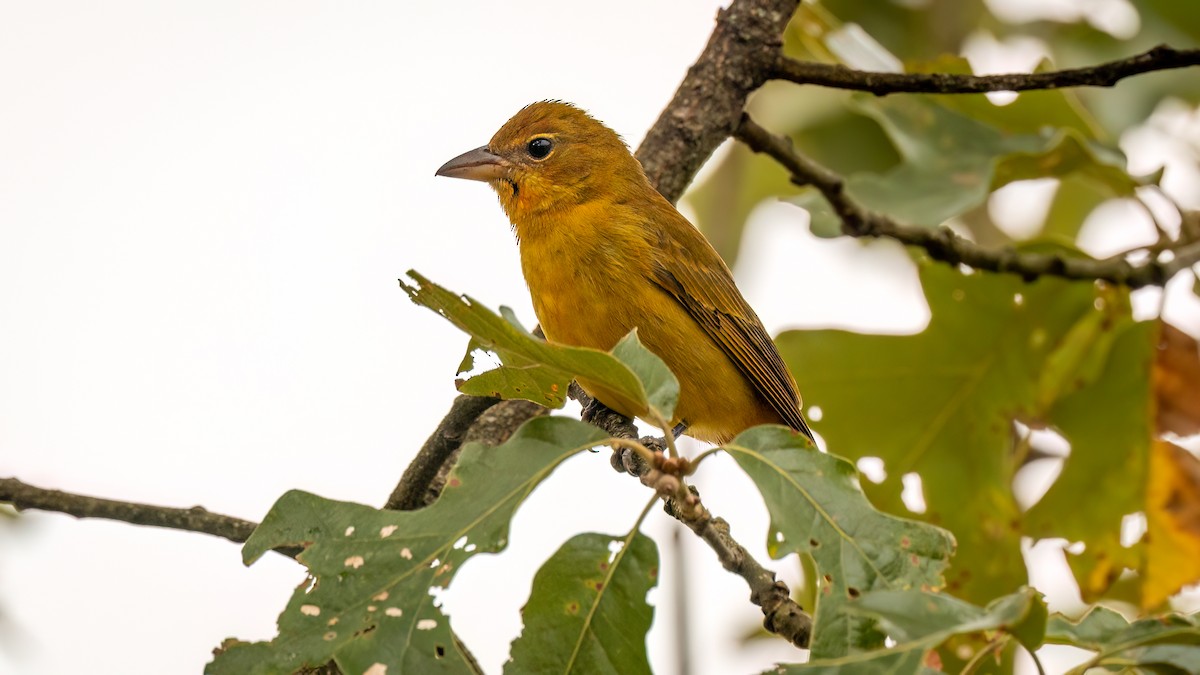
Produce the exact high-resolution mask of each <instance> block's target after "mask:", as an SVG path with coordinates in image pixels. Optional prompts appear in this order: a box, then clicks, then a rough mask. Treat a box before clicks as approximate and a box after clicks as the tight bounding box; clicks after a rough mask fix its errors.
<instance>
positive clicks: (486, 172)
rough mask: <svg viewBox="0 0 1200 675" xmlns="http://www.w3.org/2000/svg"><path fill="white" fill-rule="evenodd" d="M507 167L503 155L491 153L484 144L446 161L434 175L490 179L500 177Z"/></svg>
mask: <svg viewBox="0 0 1200 675" xmlns="http://www.w3.org/2000/svg"><path fill="white" fill-rule="evenodd" d="M507 168H508V162H507V161H505V160H504V158H503V157H500V156H499V155H493V154H492V153H491V152H489V151H488V149H487V146H484V147H482V148H475V149H474V150H471V151H469V152H464V153H463V154H461V155H459V156H458V157H455V158H454V159H452V160H450V161H449V162H446V163H445V164H443V165H442V168H440V169H438V170H437V173H436V174H435V175H438V176H449V177H450V178H466V179H467V180H482V181H491V180H498V179H499V178H501V177H502V176H503V175H504V172H505V170H506V169H507Z"/></svg>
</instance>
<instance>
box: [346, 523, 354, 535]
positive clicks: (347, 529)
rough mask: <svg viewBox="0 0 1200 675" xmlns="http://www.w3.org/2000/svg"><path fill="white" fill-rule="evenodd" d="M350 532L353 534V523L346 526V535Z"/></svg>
mask: <svg viewBox="0 0 1200 675" xmlns="http://www.w3.org/2000/svg"><path fill="white" fill-rule="evenodd" d="M352 534H354V526H353V525H351V526H350V527H347V528H346V536H347V537H349V536H350V535H352Z"/></svg>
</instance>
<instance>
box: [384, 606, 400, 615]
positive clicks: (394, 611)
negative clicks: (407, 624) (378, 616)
mask: <svg viewBox="0 0 1200 675" xmlns="http://www.w3.org/2000/svg"><path fill="white" fill-rule="evenodd" d="M383 613H384V614H387V615H388V616H401V615H403V614H404V610H402V609H400V608H399V607H388V608H387V609H385V610H383Z"/></svg>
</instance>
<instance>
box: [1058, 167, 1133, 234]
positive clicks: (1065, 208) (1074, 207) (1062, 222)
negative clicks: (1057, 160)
mask: <svg viewBox="0 0 1200 675" xmlns="http://www.w3.org/2000/svg"><path fill="white" fill-rule="evenodd" d="M1115 196H1117V194H1116V193H1115V192H1114V191H1113V190H1112V189H1110V188H1109V187H1108V186H1106V185H1103V184H1101V183H1099V182H1097V181H1094V180H1091V179H1089V178H1087V177H1085V176H1080V175H1071V176H1064V177H1063V178H1062V179H1061V180H1060V182H1059V184H1058V189H1057V190H1055V191H1054V198H1053V199H1052V200H1051V202H1050V210H1048V211H1047V212H1046V220H1045V221H1044V222H1043V223H1042V236H1043V237H1053V238H1057V239H1060V240H1063V241H1072V242H1073V241H1075V238H1076V237H1077V236H1079V230H1080V229H1081V228H1082V227H1083V223H1084V222H1085V221H1086V220H1087V218H1088V216H1090V215H1091V214H1092V211H1094V210H1095V209H1096V207H1097V206H1099V205H1100V204H1102V203H1103V202H1104V201H1105V200H1107V199H1110V198H1112V197H1115Z"/></svg>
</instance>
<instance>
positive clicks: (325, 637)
mask: <svg viewBox="0 0 1200 675" xmlns="http://www.w3.org/2000/svg"><path fill="white" fill-rule="evenodd" d="M321 638H322V639H323V640H325V641H326V642H330V641H332V640H335V639H337V633H335V632H334V631H329V632H328V633H326V634H324V635H322V636H321Z"/></svg>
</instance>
